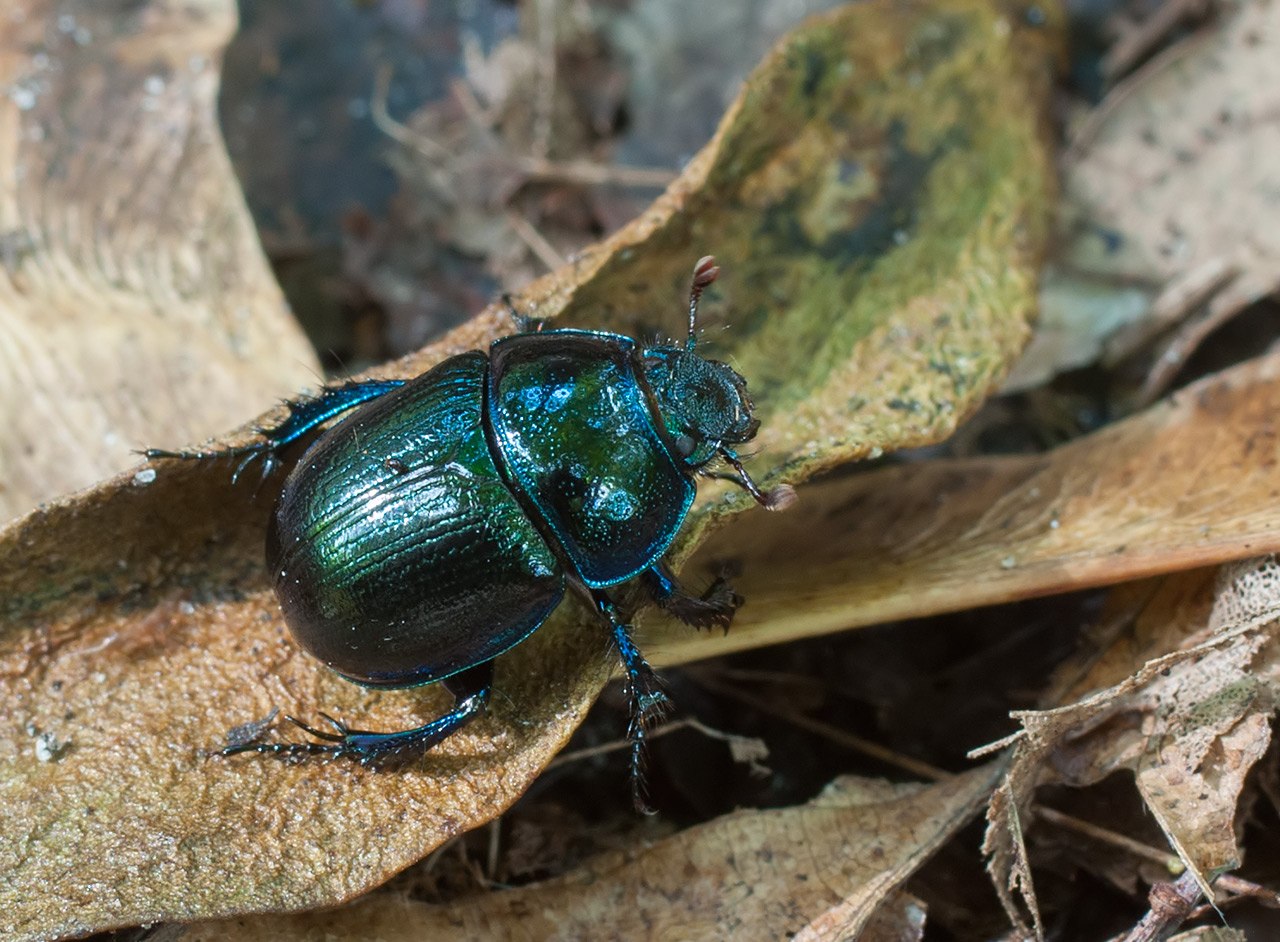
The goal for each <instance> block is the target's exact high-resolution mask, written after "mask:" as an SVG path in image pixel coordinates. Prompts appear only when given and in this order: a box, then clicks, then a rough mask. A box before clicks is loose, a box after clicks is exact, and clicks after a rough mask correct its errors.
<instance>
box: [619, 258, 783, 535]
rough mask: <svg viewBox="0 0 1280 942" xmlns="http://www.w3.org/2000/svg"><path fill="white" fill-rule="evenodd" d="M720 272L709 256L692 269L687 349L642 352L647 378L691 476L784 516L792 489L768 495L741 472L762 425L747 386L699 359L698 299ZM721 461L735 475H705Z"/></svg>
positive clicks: (778, 489) (732, 371) (717, 365)
mask: <svg viewBox="0 0 1280 942" xmlns="http://www.w3.org/2000/svg"><path fill="white" fill-rule="evenodd" d="M718 274H720V269H719V268H717V267H716V260H715V259H714V258H712V257H711V256H710V255H708V256H706V257H705V258H700V259H698V263H697V264H696V265H694V266H693V283H692V284H691V285H690V286H689V339H688V340H687V341H685V345H684V346H683V347H677V346H675V345H666V346H657V347H650V348H648V349H647V350H645V351H644V354H643V357H644V377H645V380H646V381H647V382H648V384H649V389H650V390H651V391H652V393H653V398H654V400H655V404H656V405H657V407H658V411H659V412H660V413H661V416H662V424H663V426H664V427H665V428H666V431H667V438H668V441H669V442H670V443H671V448H672V450H673V451H674V452H675V456H676V457H677V458H678V459H679V460H681V461H683V462H684V464H685V467H686V468H688V469H689V470H690V471H691V472H695V473H698V474H702V475H704V476H706V477H718V478H724V477H727V478H729V480H731V481H734V482H736V483H737V484H738V486H739V487H741V488H742V489H743V490H745V491H746V492H747V493H748V494H750V495H751V496H752V497H753V498H755V500H756V502H757V503H759V504H760V505H761V506H762V507H765V508H767V509H769V510H782V509H784V508H786V507H789V506H790V505H791V504H792V503H794V502H795V499H796V492H795V491H794V490H792V489H791V487H790V485H787V484H779V485H778V486H777V487H775V488H773V489H772V490H770V491H768V492H767V493H766V492H764V491H761V490H760V488H758V487H756V483H755V481H753V480H751V475H749V474H747V471H746V469H745V468H744V467H742V461H741V460H740V459H739V458H738V453H737V452H736V451H735V450H734V446H735V445H741V444H743V443H744V442H749V441H751V439H753V438H755V437H756V429H758V428H759V427H760V423H759V422H758V421H756V418H755V416H754V415H753V414H752V413H753V412H754V411H755V406H754V405H752V403H751V397H750V396H748V395H747V381H746V380H745V379H743V378H742V377H741V376H740V375H739V374H738V371H737V370H735V369H734V368H733V367H731V366H728V365H727V364H724V363H719V362H717V361H716V360H708V359H705V358H704V357H700V356H698V354H697V353H695V352H694V348H695V347H697V345H698V330H697V323H698V299H699V298H700V297H702V292H703V291H704V290H706V287H707V285H709V284H711V282H713V281H715V280H716V275H718ZM717 457H718V458H721V459H723V460H724V462H725V463H726V464H728V465H729V467H731V468H733V471H734V473H733V474H723V473H717V472H714V471H708V470H706V468H705V466H706V465H707V464H708V463H709V462H710V461H711V460H712V459H713V458H717Z"/></svg>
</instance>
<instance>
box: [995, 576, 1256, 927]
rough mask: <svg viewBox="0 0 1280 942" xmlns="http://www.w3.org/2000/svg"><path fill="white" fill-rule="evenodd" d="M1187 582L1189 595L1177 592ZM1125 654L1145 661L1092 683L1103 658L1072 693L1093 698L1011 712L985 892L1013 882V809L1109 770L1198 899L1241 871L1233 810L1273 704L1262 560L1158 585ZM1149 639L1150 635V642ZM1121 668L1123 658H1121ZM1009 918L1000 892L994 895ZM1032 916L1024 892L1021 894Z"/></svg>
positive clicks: (1021, 871)
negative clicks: (1014, 725) (1174, 857)
mask: <svg viewBox="0 0 1280 942" xmlns="http://www.w3.org/2000/svg"><path fill="white" fill-rule="evenodd" d="M1188 583H1189V584H1190V586H1191V587H1193V590H1194V592H1195V594H1196V595H1198V598H1194V599H1189V598H1188V586H1187V584H1188ZM1134 636H1135V639H1136V640H1135V643H1133V644H1132V645H1130V646H1128V649H1129V650H1130V651H1131V652H1141V656H1142V657H1144V658H1146V660H1145V662H1144V663H1142V664H1141V666H1140V667H1138V668H1137V669H1136V670H1135V671H1134V672H1133V673H1132V674H1130V675H1129V676H1128V677H1126V678H1124V679H1123V680H1121V681H1119V682H1117V683H1114V684H1112V685H1111V686H1108V687H1105V688H1104V689H1099V686H1098V681H1099V680H1101V679H1102V678H1107V679H1110V678H1112V677H1113V676H1114V673H1115V667H1116V661H1115V660H1113V659H1108V660H1107V661H1104V662H1101V663H1099V665H1098V666H1097V668H1096V670H1095V671H1093V672H1091V673H1090V674H1089V675H1087V676H1086V677H1084V678H1083V679H1081V680H1080V681H1079V682H1078V683H1077V684H1076V685H1075V689H1076V690H1079V691H1095V692H1090V693H1088V694H1087V695H1084V696H1082V697H1081V698H1080V699H1078V700H1076V701H1075V702H1073V703H1069V704H1067V705H1065V706H1061V707H1058V708H1055V709H1052V710H1043V711H1027V712H1020V713H1015V714H1014V716H1015V718H1016V719H1018V720H1019V721H1020V722H1021V723H1022V726H1023V731H1022V732H1021V733H1020V734H1018V735H1017V736H1015V737H1013V740H1014V741H1015V742H1016V748H1015V752H1014V759H1013V765H1012V767H1011V768H1010V771H1009V775H1008V778H1007V780H1006V782H1005V783H1004V784H1003V785H1002V787H1001V790H1000V794H1001V796H1002V800H1001V801H1000V802H999V803H998V804H997V803H993V805H992V808H991V809H990V812H989V820H990V822H991V827H990V828H989V830H988V835H987V849H988V852H989V853H990V854H991V855H992V863H991V868H992V871H993V876H994V877H995V878H996V880H997V884H998V888H1000V889H1002V890H1003V888H1004V887H1005V886H1009V887H1010V888H1012V884H1011V883H1010V880H1011V879H1012V878H1013V875H1018V876H1019V883H1020V886H1021V888H1022V889H1023V890H1024V891H1025V890H1026V889H1027V887H1028V886H1029V884H1028V883H1027V882H1026V880H1025V875H1026V868H1025V852H1023V853H1022V854H1021V855H1020V854H1019V853H1018V850H1017V847H1018V846H1019V845H1020V844H1021V841H1022V833H1021V832H1022V823H1021V822H1020V821H1019V820H1018V816H1019V814H1020V813H1021V812H1020V810H1019V809H1025V808H1027V807H1028V804H1029V801H1030V798H1031V796H1032V793H1033V791H1034V789H1035V788H1036V787H1037V786H1039V785H1042V784H1045V783H1048V782H1063V783H1066V784H1070V785H1077V786H1083V785H1089V784H1093V783H1095V782H1098V781H1100V780H1102V779H1103V778H1105V777H1106V776H1107V775H1109V774H1111V773H1112V772H1114V771H1116V770H1117V769H1130V770H1132V771H1133V773H1134V777H1135V781H1136V783H1137V786H1138V791H1139V793H1140V794H1141V795H1142V798H1143V800H1144V801H1145V802H1146V805H1147V807H1148V808H1149V809H1150V810H1151V812H1152V814H1153V816H1154V817H1155V820H1156V822H1157V823H1158V824H1159V826H1160V828H1161V829H1162V830H1163V831H1164V833H1165V835H1166V836H1167V837H1168V839H1169V842H1170V845H1171V846H1172V847H1173V849H1174V850H1175V851H1176V852H1177V854H1178V856H1179V857H1180V858H1181V859H1182V861H1183V862H1184V864H1185V865H1186V866H1187V868H1188V870H1189V871H1190V872H1191V873H1192V874H1194V876H1195V879H1196V882H1197V883H1198V884H1199V885H1200V888H1201V891H1202V892H1203V893H1204V894H1205V896H1206V897H1207V898H1208V899H1210V900H1212V899H1213V898H1214V895H1213V890H1212V888H1211V886H1210V884H1211V882H1212V880H1213V879H1214V878H1215V877H1216V876H1218V875H1219V874H1220V873H1223V872H1225V871H1227V870H1230V869H1233V868H1235V867H1236V866H1238V865H1239V863H1240V855H1239V850H1238V847H1237V843H1236V830H1235V814H1236V805H1237V801H1238V799H1239V796H1240V791H1241V789H1242V787H1243V784H1244V778H1245V776H1246V775H1247V774H1248V772H1249V770H1250V768H1252V767H1253V765H1254V764H1255V763H1256V762H1257V760H1258V759H1259V758H1260V757H1261V756H1262V754H1263V753H1264V752H1265V751H1266V748H1267V746H1268V745H1269V743H1270V741H1271V715H1272V713H1273V712H1274V711H1275V707H1276V703H1277V702H1278V701H1280V564H1278V563H1277V562H1276V560H1275V558H1274V557H1264V558H1262V559H1260V560H1246V561H1243V562H1238V563H1233V564H1229V565H1225V566H1223V567H1222V568H1221V570H1220V571H1219V573H1218V574H1217V578H1216V579H1214V580H1207V579H1205V578H1204V577H1203V575H1202V574H1201V573H1192V574H1190V575H1189V576H1184V575H1182V574H1179V575H1174V576H1170V577H1167V578H1166V579H1165V580H1164V582H1163V584H1162V585H1161V587H1160V589H1159V591H1157V593H1156V594H1155V596H1154V597H1152V598H1151V600H1150V602H1149V603H1148V604H1147V606H1146V607H1145V608H1144V610H1143V612H1142V613H1141V615H1140V616H1139V617H1138V619H1137V621H1136V623H1135V627H1134ZM1156 639H1159V641H1156ZM1121 660H1123V656H1122V657H1121ZM1002 898H1003V899H1004V902H1005V905H1006V908H1008V909H1009V911H1010V913H1011V915H1014V916H1015V918H1017V913H1016V909H1015V907H1014V904H1013V900H1012V897H1011V896H1010V895H1009V894H1007V893H1003V892H1002ZM1025 898H1026V899H1027V901H1028V904H1029V906H1030V907H1031V909H1032V912H1033V913H1034V897H1033V896H1030V895H1029V894H1028V895H1027V896H1026V897H1025Z"/></svg>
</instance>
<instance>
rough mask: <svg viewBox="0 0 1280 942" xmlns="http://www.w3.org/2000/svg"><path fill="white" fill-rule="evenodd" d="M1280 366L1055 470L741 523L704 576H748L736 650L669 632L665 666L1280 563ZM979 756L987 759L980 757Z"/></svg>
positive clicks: (958, 468)
mask: <svg viewBox="0 0 1280 942" xmlns="http://www.w3.org/2000/svg"><path fill="white" fill-rule="evenodd" d="M1277 410H1280V354H1273V355H1268V356H1265V357H1260V358H1258V359H1256V360H1252V361H1248V362H1246V363H1243V364H1241V365H1240V366H1237V367H1234V368H1232V369H1230V370H1226V371H1224V372H1222V373H1220V374H1217V375H1215V376H1210V377H1207V378H1206V379H1204V380H1201V381H1200V382H1198V383H1196V384H1194V385H1192V386H1189V387H1187V388H1186V389H1183V390H1181V391H1180V392H1178V393H1177V395H1175V396H1173V397H1171V398H1170V399H1168V400H1167V401H1165V402H1162V403H1160V404H1158V405H1156V406H1154V407H1152V408H1150V409H1148V410H1147V411H1145V412H1143V413H1140V414H1138V415H1135V416H1132V417H1130V418H1129V419H1127V420H1125V421H1123V422H1117V423H1115V424H1114V425H1110V426H1107V427H1106V428H1104V429H1102V430H1101V431H1098V432H1095V433H1094V434H1092V435H1088V436H1085V437H1084V438H1080V439H1077V440H1075V441H1073V442H1071V443H1069V444H1067V445H1063V446H1061V447H1059V448H1057V449H1056V450H1054V451H1051V452H1047V453H1045V454H1041V455H1025V456H1017V457H995V458H964V459H955V460H940V461H932V462H926V463H919V464H912V465H907V466H902V467H894V466H890V467H885V468H881V469H878V470H876V471H873V472H870V473H866V474H861V475H857V476H855V477H849V478H845V479H843V480H831V481H827V482H824V483H822V484H821V485H818V486H816V487H811V488H808V489H806V490H805V491H804V496H803V499H802V500H801V501H800V503H799V504H798V505H797V506H796V507H795V508H793V509H792V510H790V511H788V512H787V513H786V514H771V515H755V516H751V517H742V518H737V519H735V520H733V521H732V522H731V523H729V524H727V525H726V526H725V527H723V528H722V529H721V530H719V531H718V532H716V533H714V534H713V535H712V536H711V538H710V539H708V540H707V541H706V542H704V543H703V545H702V546H701V547H700V549H699V553H698V556H697V557H696V558H695V559H694V560H692V562H691V565H690V568H691V569H692V570H693V571H698V570H699V569H704V570H705V569H713V568H715V566H718V565H724V564H725V563H730V564H733V565H734V566H735V567H741V569H742V573H743V576H742V579H741V580H740V581H739V584H740V588H741V590H742V593H743V595H744V596H745V597H746V599H747V604H746V605H745V606H744V607H743V609H742V611H740V612H739V613H738V615H737V618H736V619H735V621H734V627H733V631H732V632H730V634H729V636H728V637H727V638H715V637H699V636H697V635H693V634H691V633H688V632H682V631H679V630H678V629H675V628H674V626H671V625H670V624H668V623H666V622H663V623H661V624H655V625H654V626H653V627H652V629H651V630H649V631H647V632H646V634H647V635H648V637H647V638H646V641H647V642H648V649H649V650H650V652H651V653H652V654H653V655H654V656H655V658H656V659H657V660H658V661H660V662H662V663H667V664H671V663H679V662H684V661H691V660H695V659H697V658H701V657H708V656H711V655H713V654H718V653H724V652H726V651H728V650H735V649H740V648H753V647H759V646H761V645H764V644H769V643H773V642H777V641H781V640H784V639H794V638H799V637H803V636H806V635H814V634H822V633H824V632H830V631H835V630H838V629H840V628H851V627H855V626H858V625H868V624H876V623H879V622H885V621H892V620H894V619H901V618H914V617H919V616H921V615H930V614H936V613H938V612H944V611H960V610H963V609H967V608H973V607H976V606H982V605H995V604H999V603H1002V602H1009V601H1013V600H1016V599H1022V598H1029V597H1032V596H1037V595H1053V594H1055V593H1060V592H1068V591H1072V590H1074V589H1080V588H1084V587H1087V586H1096V585H1108V584H1111V583H1117V582H1123V581H1126V580H1130V579H1139V578H1142V577H1145V576H1152V575H1158V574H1160V573H1164V572H1171V571H1177V570H1182V569H1188V568H1193V567H1196V566H1206V565H1212V564H1214V563H1218V562H1221V561H1224V560H1230V559H1239V558H1241V557H1246V556H1254V555H1257V554H1259V553H1266V552H1274V551H1280V501H1277V485H1276V479H1275V468H1276V463H1277V458H1278V457H1280V443H1277V440H1276V437H1275V433H1274V427H1273V417H1274V416H1275V414H1276V412H1277ZM975 745H977V744H976V743H975Z"/></svg>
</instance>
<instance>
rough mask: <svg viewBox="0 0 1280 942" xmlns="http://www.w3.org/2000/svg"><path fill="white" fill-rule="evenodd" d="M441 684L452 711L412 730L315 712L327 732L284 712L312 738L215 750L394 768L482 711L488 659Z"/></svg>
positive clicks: (489, 679) (489, 677) (489, 678)
mask: <svg viewBox="0 0 1280 942" xmlns="http://www.w3.org/2000/svg"><path fill="white" fill-rule="evenodd" d="M441 683H443V684H444V686H445V688H446V689H447V690H448V691H449V692H450V693H451V694H453V697H454V706H453V709H452V710H450V711H449V712H448V713H446V714H444V715H443V716H441V717H438V718H437V719H434V720H432V721H431V722H430V723H426V724H425V725H423V726H419V727H416V728H414V729H405V730H398V731H395V732H385V733H383V732H375V731H373V730H367V729H353V728H352V727H350V726H348V725H347V724H346V723H344V722H343V721H342V720H340V719H336V718H335V717H332V716H330V715H329V714H327V713H321V714H320V717H321V718H322V719H323V720H324V721H325V722H326V723H328V724H329V725H330V726H332V727H333V732H329V731H327V730H321V729H317V728H316V727H314V726H312V725H310V724H309V723H305V722H303V721H302V720H300V719H297V718H296V717H293V716H286V717H285V719H286V720H288V721H289V722H291V723H292V724H293V725H294V726H297V727H298V728H299V729H301V730H302V731H303V732H305V733H306V734H307V735H308V736H311V737H312V740H311V741H308V740H304V741H302V742H293V741H288V740H285V741H281V742H260V741H258V740H256V739H255V740H250V741H248V742H242V743H236V744H233V745H230V746H227V747H226V748H224V749H222V750H220V751H219V752H218V753H217V754H218V755H222V756H233V755H238V754H239V753H242V752H258V753H262V754H264V755H269V756H275V757H276V758H279V759H286V760H293V761H301V760H303V759H306V758H307V757H309V756H328V757H329V758H341V759H353V760H355V761H356V762H358V763H359V764H360V765H363V766H367V767H370V768H375V769H393V768H399V767H401V766H404V765H407V764H408V763H410V762H413V761H414V760H415V759H418V758H420V757H421V756H422V755H423V754H424V753H426V752H427V751H428V750H429V749H431V748H432V747H433V746H436V745H438V744H439V743H441V742H443V741H444V740H445V739H448V738H449V737H450V736H452V735H453V734H454V733H456V732H457V731H458V730H460V729H461V728H462V727H463V726H465V725H467V724H468V723H470V722H471V721H472V720H473V719H475V718H476V717H477V716H480V715H481V714H483V713H484V712H485V710H486V709H487V708H488V705H489V699H490V696H491V694H492V691H493V661H485V662H483V663H481V664H477V665H475V666H474V667H469V668H467V669H466V670H464V671H460V672H459V673H457V674H454V675H453V676H451V677H447V678H445V679H444V680H443V681H441ZM264 732H265V730H264Z"/></svg>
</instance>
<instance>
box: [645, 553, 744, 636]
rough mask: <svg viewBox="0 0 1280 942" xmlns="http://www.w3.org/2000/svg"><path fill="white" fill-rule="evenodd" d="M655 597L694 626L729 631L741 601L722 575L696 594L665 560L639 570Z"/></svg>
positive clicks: (659, 602)
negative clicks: (668, 566) (683, 584)
mask: <svg viewBox="0 0 1280 942" xmlns="http://www.w3.org/2000/svg"><path fill="white" fill-rule="evenodd" d="M640 579H641V581H642V582H643V583H644V587H645V588H646V589H648V590H649V594H650V595H651V596H653V600H654V601H655V602H657V603H658V604H659V605H661V606H662V607H663V608H664V609H665V610H666V611H668V612H670V613H671V614H672V615H673V616H674V617H676V618H678V619H680V620H681V621H682V622H684V623H685V624H686V625H692V626H693V627H694V628H722V629H723V630H724V631H725V633H726V634H727V633H728V631H729V625H730V623H731V622H732V621H733V615H734V613H735V612H736V611H737V610H738V607H739V606H740V605H741V604H742V596H740V595H738V593H736V592H734V591H733V589H732V588H731V587H730V585H729V582H728V580H727V579H725V578H724V577H723V576H717V577H716V579H715V581H714V582H712V583H711V585H709V586H708V587H707V591H705V592H703V593H702V595H700V596H698V595H693V594H691V593H690V592H688V591H687V590H686V589H685V588H684V587H683V586H681V585H680V582H679V580H677V579H676V577H675V575H674V574H673V573H672V572H671V570H670V569H669V568H667V564H666V563H664V562H661V561H659V562H657V563H654V565H652V566H650V567H649V568H648V569H646V570H645V571H644V572H643V573H641V574H640Z"/></svg>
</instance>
